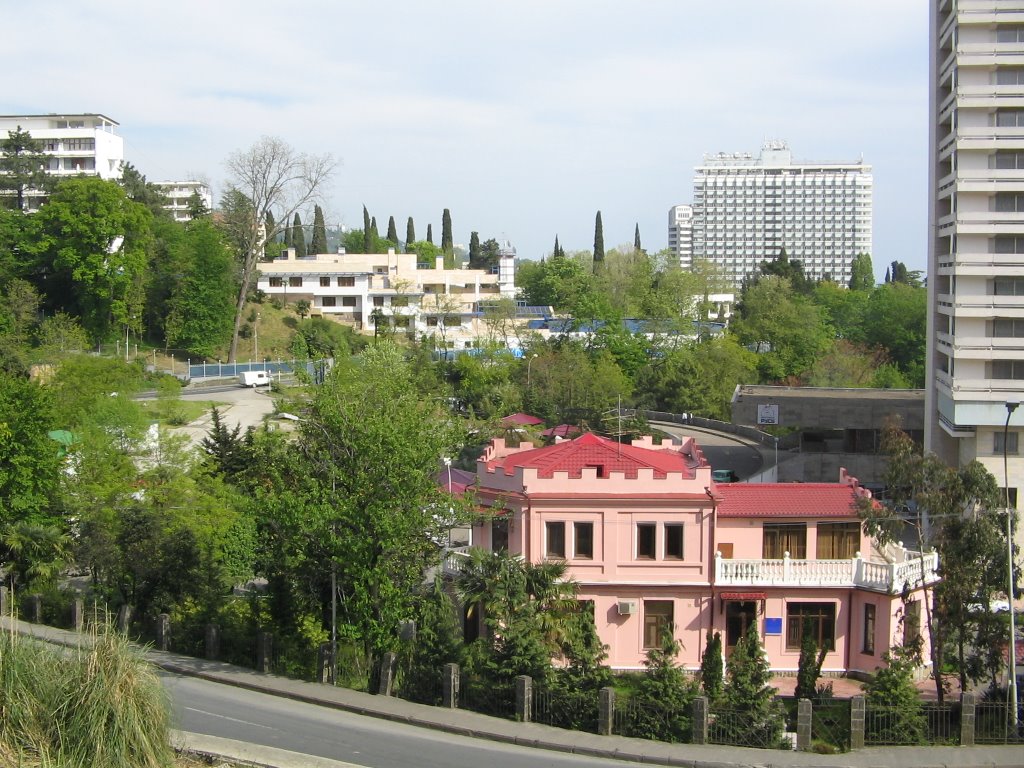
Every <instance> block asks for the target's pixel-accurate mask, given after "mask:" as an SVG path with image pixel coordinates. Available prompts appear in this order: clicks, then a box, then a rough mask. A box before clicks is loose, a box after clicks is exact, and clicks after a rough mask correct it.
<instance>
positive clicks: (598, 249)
mask: <svg viewBox="0 0 1024 768" xmlns="http://www.w3.org/2000/svg"><path fill="white" fill-rule="evenodd" d="M602 264H604V225H603V224H602V223H601V212H600V211H598V212H597V219H596V220H595V221H594V271H595V272H597V270H598V269H599V268H600V266H601V265H602Z"/></svg>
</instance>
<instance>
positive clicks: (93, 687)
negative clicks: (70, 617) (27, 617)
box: [0, 628, 175, 768]
mask: <svg viewBox="0 0 1024 768" xmlns="http://www.w3.org/2000/svg"><path fill="white" fill-rule="evenodd" d="M91 639H92V642H91V643H89V645H88V647H84V648H76V649H59V648H55V647H54V646H50V645H47V644H45V643H42V642H40V641H38V640H35V639H32V638H24V637H20V636H18V635H16V634H14V633H10V634H8V633H0V702H2V705H3V706H2V709H0V714H2V717H0V764H2V765H19V766H25V767H26V768H35V767H38V768H43V766H45V767H46V768H87V767H88V768H124V767H126V766H134V767H137V768H170V766H174V765H175V755H174V750H173V749H172V748H171V746H170V741H169V728H170V717H171V709H170V702H169V700H168V698H167V695H166V692H165V691H164V688H163V686H162V685H161V684H160V680H159V678H158V677H157V676H156V673H155V670H154V668H153V667H152V666H151V665H150V664H148V663H147V662H146V661H145V659H143V657H142V655H141V652H140V650H139V649H138V648H136V647H134V646H132V645H131V644H130V643H128V641H127V640H126V639H125V638H124V637H122V636H120V635H118V634H117V633H115V632H114V631H112V630H110V629H103V628H100V629H98V630H95V631H94V634H93V636H92V638H91Z"/></svg>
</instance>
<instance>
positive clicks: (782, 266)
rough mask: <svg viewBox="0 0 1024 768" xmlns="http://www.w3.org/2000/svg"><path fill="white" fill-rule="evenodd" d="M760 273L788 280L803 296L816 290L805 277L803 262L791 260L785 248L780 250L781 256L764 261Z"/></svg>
mask: <svg viewBox="0 0 1024 768" xmlns="http://www.w3.org/2000/svg"><path fill="white" fill-rule="evenodd" d="M758 271H759V273H760V274H761V275H765V276H771V275H774V276H775V277H784V278H786V279H787V280H789V284H790V285H791V286H792V288H793V290H794V291H795V292H796V293H799V294H802V295H807V294H809V293H810V292H811V291H812V290H813V289H814V283H813V282H812V281H810V280H808V279H807V277H806V275H804V265H803V262H801V261H796V260H792V259H790V258H789V254H787V253H786V249H785V248H781V249H779V255H778V256H776V257H775V258H774V259H772V260H771V261H762V262H761V265H760V267H759V269H758Z"/></svg>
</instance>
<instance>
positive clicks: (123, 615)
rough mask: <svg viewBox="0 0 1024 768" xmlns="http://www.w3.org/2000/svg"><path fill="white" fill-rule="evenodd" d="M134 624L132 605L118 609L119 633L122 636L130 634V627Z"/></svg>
mask: <svg viewBox="0 0 1024 768" xmlns="http://www.w3.org/2000/svg"><path fill="white" fill-rule="evenodd" d="M131 623H132V607H131V606H130V605H127V604H125V605H122V606H121V607H120V608H118V609H117V631H118V632H120V633H121V634H122V635H126V634H128V627H130V626H131Z"/></svg>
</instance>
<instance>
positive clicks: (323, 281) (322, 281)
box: [320, 277, 331, 288]
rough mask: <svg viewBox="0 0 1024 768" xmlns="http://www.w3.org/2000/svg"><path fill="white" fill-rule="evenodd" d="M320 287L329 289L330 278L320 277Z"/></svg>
mask: <svg viewBox="0 0 1024 768" xmlns="http://www.w3.org/2000/svg"><path fill="white" fill-rule="evenodd" d="M320 287H321V288H330V287H331V278H329V277H321V278H320Z"/></svg>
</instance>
